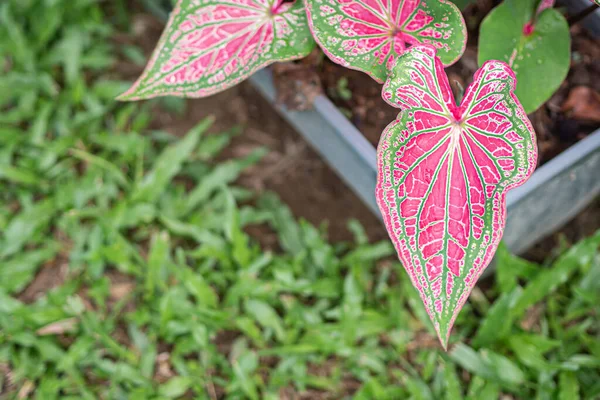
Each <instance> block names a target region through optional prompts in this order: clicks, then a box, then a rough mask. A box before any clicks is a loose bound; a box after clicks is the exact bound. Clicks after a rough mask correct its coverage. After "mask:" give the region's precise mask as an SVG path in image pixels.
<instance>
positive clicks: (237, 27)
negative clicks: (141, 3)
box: [119, 0, 315, 100]
mask: <svg viewBox="0 0 600 400" xmlns="http://www.w3.org/2000/svg"><path fill="white" fill-rule="evenodd" d="M314 46H315V42H314V40H313V39H312V37H311V34H310V30H309V29H308V23H307V21H306V13H305V11H304V5H303V3H302V0H296V2H294V3H283V4H280V2H278V1H276V0H269V1H265V0H207V1H205V2H203V3H202V4H201V5H198V3H197V2H194V1H192V0H179V2H178V4H177V6H176V7H175V9H174V10H173V12H172V13H171V16H170V18H169V22H168V23H167V26H166V28H165V30H164V32H163V34H162V36H161V38H160V41H159V43H158V45H157V47H156V49H155V50H154V53H153V54H152V57H151V58H150V61H149V62H148V65H147V66H146V68H145V70H144V72H143V73H142V75H141V76H140V78H139V79H138V80H137V81H136V83H135V84H134V85H133V86H132V87H131V88H130V89H129V90H128V91H127V92H125V93H124V94H122V95H121V96H120V97H119V100H139V99H148V98H152V97H157V96H168V95H172V96H180V97H206V96H209V95H212V94H215V93H218V92H220V91H223V90H225V89H227V88H229V87H231V86H234V85H236V84H237V83H239V82H241V81H243V80H244V79H246V78H248V77H249V76H250V75H251V74H253V73H254V72H255V71H257V70H259V69H261V68H263V67H265V66H267V65H269V64H271V63H273V62H276V61H286V60H294V59H298V58H302V57H304V56H306V55H308V54H309V53H310V52H311V51H312V49H313V48H314Z"/></svg>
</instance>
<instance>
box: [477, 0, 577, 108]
mask: <svg viewBox="0 0 600 400" xmlns="http://www.w3.org/2000/svg"><path fill="white" fill-rule="evenodd" d="M553 3H554V1H552V0H550V1H548V0H544V1H542V2H541V3H540V4H539V7H538V8H537V10H536V6H537V4H538V3H537V0H505V1H504V2H503V3H502V4H500V5H499V6H498V7H496V8H494V9H493V10H492V12H490V13H489V14H488V16H487V17H486V18H485V19H484V20H483V22H482V23H481V28H480V34H479V57H478V58H479V64H483V63H484V62H485V61H487V60H501V61H505V62H507V63H508V64H509V65H510V66H511V68H512V69H513V71H515V74H516V76H517V79H518V80H519V85H518V86H517V90H516V92H515V93H516V94H517V97H518V98H519V100H520V101H521V104H522V105H523V108H524V109H525V111H526V112H527V113H531V112H533V111H535V110H536V109H537V108H539V107H540V106H541V105H542V104H543V103H544V102H545V101H546V100H548V98H550V96H552V94H553V93H554V92H555V91H556V89H558V87H559V86H560V84H561V83H562V82H563V81H564V80H565V78H566V76H567V73H568V72H569V66H570V60H571V36H570V35H569V25H568V24H567V21H566V20H565V17H564V16H563V15H562V14H561V13H560V12H558V11H557V10H556V9H554V8H551V7H552V5H553Z"/></svg>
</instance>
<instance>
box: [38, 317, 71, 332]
mask: <svg viewBox="0 0 600 400" xmlns="http://www.w3.org/2000/svg"><path fill="white" fill-rule="evenodd" d="M76 328H77V318H67V319H63V320H60V321H56V322H52V323H51V324H48V325H46V326H44V327H41V328H40V329H38V330H37V331H36V333H37V334H38V335H39V336H45V335H60V334H62V333H65V332H73V331H75V330H76Z"/></svg>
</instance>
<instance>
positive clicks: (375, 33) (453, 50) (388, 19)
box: [306, 0, 467, 83]
mask: <svg viewBox="0 0 600 400" xmlns="http://www.w3.org/2000/svg"><path fill="white" fill-rule="evenodd" d="M306 11H307V14H308V22H309V24H310V29H311V30H312V32H313V35H314V37H315V39H316V41H317V43H319V45H320V46H321V48H322V49H323V51H324V52H325V54H327V55H328V56H329V58H330V59H331V60H332V61H334V62H336V63H338V64H341V65H343V66H345V67H348V68H352V69H357V70H359V71H363V72H366V73H367V74H369V75H370V76H371V77H372V78H373V79H375V80H376V81H377V82H380V83H381V82H383V81H385V79H386V77H387V74H388V70H389V69H390V68H391V66H392V65H393V64H394V60H395V59H396V58H397V57H398V56H399V55H400V54H402V53H404V52H405V51H406V49H407V47H408V46H410V45H415V44H419V43H429V44H431V45H433V46H435V47H436V48H437V49H438V54H439V56H440V58H441V59H442V62H443V63H444V65H446V66H447V65H450V64H453V63H454V62H455V61H456V60H458V59H459V58H460V56H461V55H462V53H463V52H464V51H465V45H466V40H467V30H466V27H465V21H464V19H463V17H462V14H461V13H460V10H459V9H458V8H457V7H456V5H454V4H453V3H451V2H450V1H446V0H436V1H423V0H306Z"/></svg>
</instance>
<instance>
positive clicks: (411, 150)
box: [376, 45, 537, 347]
mask: <svg viewBox="0 0 600 400" xmlns="http://www.w3.org/2000/svg"><path fill="white" fill-rule="evenodd" d="M515 85H516V79H515V76H514V74H513V72H512V70H511V69H510V67H509V66H508V65H506V64H505V63H503V62H500V61H488V62H486V63H485V64H484V65H483V66H482V67H481V68H480V69H479V70H478V71H477V73H476V74H475V78H474V81H473V83H472V84H471V85H470V86H469V87H468V88H467V90H466V92H465V96H464V99H463V101H462V103H461V104H460V106H457V105H456V103H455V100H454V96H453V94H452V91H451V90H450V86H449V84H448V78H447V76H446V74H445V72H444V68H443V65H442V62H441V61H440V59H439V58H438V57H436V55H435V49H434V48H433V47H431V46H427V45H417V46H413V47H412V48H410V49H409V50H408V51H407V52H406V53H405V54H404V55H403V56H401V57H400V58H399V59H398V61H397V63H396V65H395V66H394V68H393V70H392V71H391V74H390V77H389V78H388V80H387V82H386V83H385V85H384V87H383V97H384V99H385V100H386V101H387V102H388V103H390V104H391V105H393V106H395V107H399V108H401V109H402V112H401V113H400V114H398V118H397V119H396V121H394V122H393V123H391V124H390V125H389V126H388V127H387V128H386V130H385V131H384V132H383V136H382V138H381V141H380V143H379V148H378V150H377V163H378V177H377V189H376V196H377V202H378V204H379V208H380V210H381V213H382V215H383V218H384V221H385V225H386V227H387V230H388V233H389V235H390V237H391V239H392V241H393V242H394V245H395V247H396V250H397V252H398V256H399V258H400V260H401V261H402V263H403V265H404V268H405V269H406V271H407V272H408V274H409V275H410V277H411V280H412V283H413V285H414V286H415V288H416V289H417V290H418V291H419V293H420V295H421V298H422V300H423V302H424V303H425V307H426V308H427V311H428V313H429V316H430V318H431V320H432V321H433V324H434V326H435V329H436V331H437V333H438V335H439V338H440V341H441V342H442V345H443V346H444V347H446V345H447V342H448V337H449V335H450V330H451V328H452V325H453V323H454V319H455V318H456V316H457V315H458V312H459V311H460V309H461V308H462V306H463V304H464V303H465V301H466V300H467V297H468V296H469V293H470V292H471V289H472V288H473V286H474V285H475V283H476V282H477V279H478V278H479V276H480V275H481V273H482V272H483V270H484V269H485V268H486V267H487V265H488V264H489V262H490V261H491V259H492V256H493V255H494V252H495V251H496V249H497V247H498V244H499V242H500V238H501V237H502V232H503V229H504V223H505V214H506V203H505V197H506V192H507V191H508V190H510V189H512V188H514V187H516V186H519V185H521V184H522V183H523V182H525V180H527V178H528V177H529V176H530V175H531V173H532V172H533V170H534V168H535V165H536V159H537V148H536V142H535V132H534V131H533V128H532V126H531V123H530V122H529V120H528V119H527V115H526V114H525V111H524V110H523V108H522V107H521V105H520V104H519V101H518V100H517V98H516V96H515V95H514V88H515Z"/></svg>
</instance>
